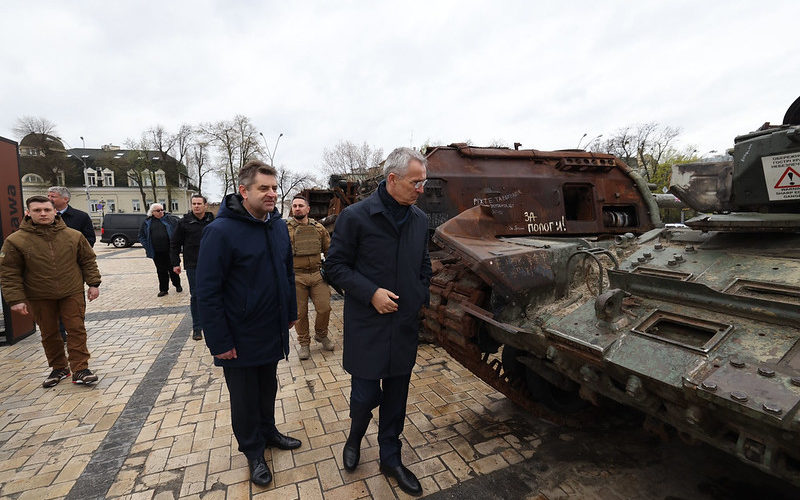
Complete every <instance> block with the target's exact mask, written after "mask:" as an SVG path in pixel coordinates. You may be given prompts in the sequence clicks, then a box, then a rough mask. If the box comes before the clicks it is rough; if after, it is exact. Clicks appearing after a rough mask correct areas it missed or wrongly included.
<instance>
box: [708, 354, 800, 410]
mask: <svg viewBox="0 0 800 500" xmlns="http://www.w3.org/2000/svg"><path fill="white" fill-rule="evenodd" d="M733 362H734V363H736V364H739V365H744V366H742V367H741V368H737V367H735V366H734V365H733V364H731V362H730V361H728V362H723V363H720V365H721V366H720V367H719V368H717V369H716V370H715V371H714V372H712V373H711V374H710V375H709V376H707V377H706V378H705V379H704V380H702V381H701V383H700V384H699V385H698V389H697V394H698V395H699V396H700V397H702V398H703V399H706V400H709V401H711V402H713V403H717V404H722V405H724V406H727V407H729V408H734V409H737V410H741V411H742V412H743V413H749V414H751V415H755V414H758V415H762V416H763V415H766V416H768V417H770V418H773V419H776V420H780V421H783V420H784V418H785V417H786V416H787V415H792V413H793V412H792V410H793V409H794V408H795V407H796V406H797V404H798V403H800V387H795V386H792V385H791V377H790V376H789V375H787V374H785V373H781V372H780V371H777V370H775V369H774V368H769V367H767V366H758V365H756V364H755V363H751V362H749V361H740V360H737V359H734V360H733ZM759 369H761V370H762V373H765V374H766V375H764V374H760V373H759ZM762 418H763V417H762Z"/></svg>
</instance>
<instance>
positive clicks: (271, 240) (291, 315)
mask: <svg viewBox="0 0 800 500" xmlns="http://www.w3.org/2000/svg"><path fill="white" fill-rule="evenodd" d="M196 273H197V275H196V276H197V277H196V279H197V284H196V286H195V291H194V293H195V295H196V296H197V306H198V308H199V310H200V324H201V326H202V327H203V333H204V337H205V340H206V345H207V346H208V349H209V350H210V351H211V354H215V355H216V354H222V353H224V352H228V351H230V350H231V349H233V348H234V347H235V348H236V353H237V355H238V358H236V359H219V358H214V364H215V365H217V366H232V367H235V366H239V367H245V366H262V365H266V364H270V363H275V362H277V361H279V360H280V359H281V358H287V357H288V355H289V322H291V321H295V320H296V319H297V300H296V299H295V287H294V266H293V263H292V246H291V244H290V243H289V231H288V230H287V229H286V222H284V221H283V220H282V219H281V214H280V213H278V211H277V210H275V211H274V212H272V214H271V217H270V220H268V221H266V222H265V221H261V220H258V219H254V218H253V217H252V216H251V215H250V214H248V213H247V211H246V210H245V209H244V207H243V206H242V199H241V196H239V195H238V194H230V195H228V196H226V197H225V199H224V200H222V204H221V205H220V208H219V213H218V214H217V218H216V219H214V222H212V223H211V224H209V225H208V226H206V228H205V229H204V230H203V237H202V239H201V243H200V254H199V256H198V260H197V270H196Z"/></svg>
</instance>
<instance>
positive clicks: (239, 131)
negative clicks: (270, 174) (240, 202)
mask: <svg viewBox="0 0 800 500" xmlns="http://www.w3.org/2000/svg"><path fill="white" fill-rule="evenodd" d="M199 128H200V130H201V132H202V134H203V135H205V136H206V137H207V138H208V139H209V141H208V142H209V143H210V144H213V145H214V146H215V147H216V149H217V152H218V153H219V156H220V160H219V164H218V165H217V168H216V172H217V175H219V177H220V179H221V180H222V181H223V186H224V193H223V196H225V195H226V194H228V192H229V190H230V191H231V192H236V188H237V186H236V182H237V176H238V174H239V169H240V168H242V167H243V166H244V164H245V163H247V161H248V160H250V159H252V158H253V157H255V156H256V155H257V154H260V153H263V151H262V150H261V147H260V146H259V143H258V140H257V135H258V130H256V128H255V126H254V125H253V124H252V122H251V121H250V118H248V117H246V116H244V115H236V116H234V117H233V120H222V121H218V122H215V123H205V124H202V125H200V127H199Z"/></svg>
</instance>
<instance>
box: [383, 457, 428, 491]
mask: <svg viewBox="0 0 800 500" xmlns="http://www.w3.org/2000/svg"><path fill="white" fill-rule="evenodd" d="M381 472H383V474H384V475H386V476H389V477H393V478H395V479H396V480H397V486H399V487H400V489H401V490H403V491H405V492H406V493H408V494H409V495H412V496H415V497H417V496H420V495H422V485H420V484H419V480H418V479H417V476H415V475H414V473H413V472H411V471H410V470H408V469H406V467H405V466H404V465H403V464H400V465H398V466H396V467H389V466H386V465H383V464H381Z"/></svg>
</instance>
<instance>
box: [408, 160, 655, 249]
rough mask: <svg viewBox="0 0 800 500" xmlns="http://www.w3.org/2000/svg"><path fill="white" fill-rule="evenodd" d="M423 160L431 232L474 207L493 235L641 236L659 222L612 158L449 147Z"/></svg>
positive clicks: (422, 202)
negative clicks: (483, 210)
mask: <svg viewBox="0 0 800 500" xmlns="http://www.w3.org/2000/svg"><path fill="white" fill-rule="evenodd" d="M427 159H428V183H427V184H426V186H425V192H424V193H423V195H422V196H420V198H419V200H418V202H417V204H418V205H419V206H420V208H422V209H423V210H424V211H425V212H426V213H427V214H428V217H429V220H430V224H431V227H432V228H435V227H437V226H439V225H440V224H442V223H443V222H445V221H446V220H448V219H450V218H452V217H455V216H456V215H458V214H460V213H461V212H463V211H465V210H467V209H468V208H472V207H474V206H478V205H481V206H484V207H486V209H487V210H488V212H487V213H488V214H489V215H490V216H491V225H492V227H491V228H487V229H488V232H483V233H482V234H490V235H491V236H492V237H494V236H503V235H506V236H507V235H570V234H572V235H575V234H597V233H612V234H613V233H625V232H636V233H640V232H644V231H646V230H648V229H652V228H653V227H654V226H655V225H657V224H658V223H659V219H658V210H657V207H656V205H655V201H654V200H653V199H652V195H650V193H649V192H648V191H647V189H646V186H644V183H643V181H641V178H639V177H638V176H637V175H635V174H633V173H632V172H631V171H630V169H629V168H628V167H627V166H626V165H625V164H624V163H622V161H620V160H619V159H617V158H616V157H614V156H612V155H606V154H599V153H589V152H586V151H573V150H570V151H538V150H532V149H527V150H512V149H506V148H476V147H470V146H467V145H465V144H453V145H450V146H447V147H436V148H433V149H432V150H431V151H430V152H429V153H428V155H427Z"/></svg>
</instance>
